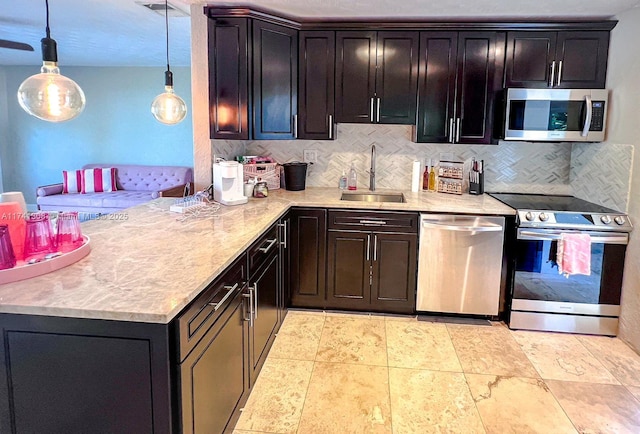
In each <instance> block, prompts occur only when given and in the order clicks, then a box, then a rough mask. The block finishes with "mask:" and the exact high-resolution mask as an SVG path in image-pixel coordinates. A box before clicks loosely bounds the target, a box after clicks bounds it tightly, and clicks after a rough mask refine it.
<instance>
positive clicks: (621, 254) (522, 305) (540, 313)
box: [491, 193, 632, 336]
mask: <svg viewBox="0 0 640 434" xmlns="http://www.w3.org/2000/svg"><path fill="white" fill-rule="evenodd" d="M491 196H493V197H495V198H496V199H498V200H500V201H502V202H504V203H505V204H507V205H509V206H510V207H512V208H514V209H515V210H516V211H517V218H516V231H515V233H514V234H513V236H514V238H515V240H514V241H513V242H512V249H511V250H512V254H513V258H512V261H513V262H512V264H513V267H512V268H513V272H512V274H513V276H512V277H513V278H512V296H513V299H512V303H511V312H510V319H509V327H510V328H512V329H527V330H548V331H558V332H570V333H588V334H599V335H609V336H615V335H616V334H617V332H618V317H619V314H620V292H621V289H622V275H623V270H624V258H625V253H626V248H627V243H628V242H629V232H631V230H632V226H631V223H630V222H629V218H628V217H627V215H626V214H625V213H621V212H618V211H615V210H612V209H609V208H606V207H603V206H600V205H596V204H594V203H591V202H587V201H585V200H582V199H578V198H575V197H572V196H547V195H535V194H516V193H493V194H491ZM568 233H581V234H588V235H589V238H590V242H591V243H590V244H591V257H590V274H589V275H582V274H571V275H564V274H560V272H559V267H558V262H557V250H558V242H559V240H560V239H561V238H563V234H568ZM587 256H588V255H587Z"/></svg>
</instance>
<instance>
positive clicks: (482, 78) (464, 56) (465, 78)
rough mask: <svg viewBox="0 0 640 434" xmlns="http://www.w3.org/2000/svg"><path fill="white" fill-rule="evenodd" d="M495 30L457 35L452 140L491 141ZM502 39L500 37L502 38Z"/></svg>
mask: <svg viewBox="0 0 640 434" xmlns="http://www.w3.org/2000/svg"><path fill="white" fill-rule="evenodd" d="M497 39H498V34H497V33H496V32H461V33H460V35H459V38H458V68H457V91H456V120H455V122H456V126H455V127H456V128H455V130H456V142H459V143H468V144H488V143H491V142H492V141H493V130H492V127H493V107H494V98H495V95H496V92H497V91H498V90H499V89H500V88H501V86H499V87H496V82H497V80H494V78H495V72H496V40H497ZM503 41H504V39H503Z"/></svg>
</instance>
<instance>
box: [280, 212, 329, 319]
mask: <svg viewBox="0 0 640 434" xmlns="http://www.w3.org/2000/svg"><path fill="white" fill-rule="evenodd" d="M326 237H327V211H326V210H324V209H294V210H293V211H292V212H291V238H290V259H291V268H290V274H289V276H290V280H289V282H290V283H289V284H290V287H291V305H292V306H295V307H314V308H323V307H324V304H325V298H326V280H325V270H326V252H327V241H326Z"/></svg>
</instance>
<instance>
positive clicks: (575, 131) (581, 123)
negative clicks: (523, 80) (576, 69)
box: [504, 89, 608, 142]
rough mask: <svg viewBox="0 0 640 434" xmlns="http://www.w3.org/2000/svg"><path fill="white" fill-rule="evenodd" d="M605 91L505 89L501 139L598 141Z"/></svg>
mask: <svg viewBox="0 0 640 434" xmlns="http://www.w3.org/2000/svg"><path fill="white" fill-rule="evenodd" d="M607 102H608V91H607V90H606V89H507V98H506V109H505V110H506V111H505V127H504V139H505V140H528V141H552V142H558V141H560V142H567V141H569V142H601V141H603V140H604V138H605V130H606V124H607Z"/></svg>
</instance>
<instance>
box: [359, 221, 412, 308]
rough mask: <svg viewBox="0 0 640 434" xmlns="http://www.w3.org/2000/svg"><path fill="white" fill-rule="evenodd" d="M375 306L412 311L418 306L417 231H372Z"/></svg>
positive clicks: (372, 299) (372, 302)
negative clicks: (401, 232) (390, 232)
mask: <svg viewBox="0 0 640 434" xmlns="http://www.w3.org/2000/svg"><path fill="white" fill-rule="evenodd" d="M373 237H374V240H373V263H372V264H373V267H372V276H373V283H372V286H371V307H372V309H374V310H379V311H384V312H397V313H413V312H414V311H415V307H416V273H417V264H418V262H417V249H418V247H417V243H418V237H417V235H415V234H389V233H383V232H380V233H374V234H373Z"/></svg>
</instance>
